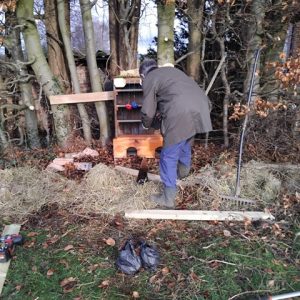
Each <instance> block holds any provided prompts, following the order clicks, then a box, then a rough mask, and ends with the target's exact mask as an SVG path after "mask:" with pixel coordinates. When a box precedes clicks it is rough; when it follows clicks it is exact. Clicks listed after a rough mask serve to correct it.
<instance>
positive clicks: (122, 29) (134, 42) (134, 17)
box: [109, 0, 141, 75]
mask: <svg viewBox="0 0 300 300" xmlns="http://www.w3.org/2000/svg"><path fill="white" fill-rule="evenodd" d="M140 10H141V0H133V1H129V0H125V1H123V0H110V1H109V32H110V49H111V71H112V74H114V75H117V74H119V72H120V70H129V69H135V68H136V67H137V46H138V30H139V18H140Z"/></svg>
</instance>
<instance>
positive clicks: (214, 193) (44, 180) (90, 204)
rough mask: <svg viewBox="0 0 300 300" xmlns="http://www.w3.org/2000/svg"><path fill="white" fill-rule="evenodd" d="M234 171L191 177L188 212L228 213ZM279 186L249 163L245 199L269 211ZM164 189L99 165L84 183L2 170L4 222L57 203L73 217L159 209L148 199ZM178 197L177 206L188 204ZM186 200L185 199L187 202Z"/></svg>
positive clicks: (49, 174) (222, 168) (181, 195)
mask: <svg viewBox="0 0 300 300" xmlns="http://www.w3.org/2000/svg"><path fill="white" fill-rule="evenodd" d="M235 172H236V170H235V168H234V167H232V166H229V165H227V166H226V165H222V166H219V167H215V168H213V167H211V166H209V167H206V168H204V169H202V170H201V172H200V173H199V174H194V175H192V176H190V177H188V180H189V181H193V180H195V181H197V185H195V186H193V187H192V188H191V190H190V194H193V195H192V198H191V199H197V200H198V201H194V200H192V201H191V202H190V203H189V204H188V208H189V209H205V210H208V209H211V210H213V209H227V208H228V207H227V206H226V205H225V204H224V202H222V201H221V199H220V197H219V195H221V194H223V195H228V196H232V195H233V194H234V186H235V178H236V175H235ZM280 188H281V181H280V180H279V179H278V178H277V177H275V176H274V175H273V174H272V173H271V172H270V171H268V170H257V169H256V168H255V167H251V164H248V165H247V167H245V168H243V169H242V174H241V195H240V196H241V197H243V198H248V199H255V200H258V203H259V206H260V207H263V206H266V205H268V204H270V203H272V202H274V201H275V200H276V198H277V197H278V194H279V191H280ZM159 189H160V185H159V184H157V183H153V182H148V183H146V184H144V185H138V184H136V182H135V178H134V177H132V176H130V175H125V174H121V173H119V172H118V171H116V170H114V169H113V168H111V167H108V166H106V165H104V164H98V165H96V166H95V167H94V168H92V169H91V170H90V171H89V172H88V173H87V174H86V176H85V177H84V178H83V180H82V181H81V182H76V181H72V180H68V179H66V178H65V177H63V176H61V175H59V174H55V173H52V172H50V171H46V170H45V171H40V170H38V169H36V168H31V167H23V168H14V169H6V170H2V171H0V217H1V218H2V219H3V220H4V221H10V222H11V221H14V222H16V221H22V220H24V219H26V217H28V215H29V214H31V213H34V212H37V211H39V210H40V208H41V207H42V206H43V205H45V204H51V203H58V204H59V205H60V206H61V207H62V208H67V209H68V211H70V213H74V214H80V215H87V214H89V213H104V214H109V215H113V214H116V213H118V212H123V211H125V210H130V209H146V208H153V207H155V204H154V203H151V201H150V200H149V196H150V194H152V193H155V192H158V190H159ZM186 195H187V194H184V193H179V197H178V201H179V202H180V201H182V200H185V199H186ZM183 198H184V199H183Z"/></svg>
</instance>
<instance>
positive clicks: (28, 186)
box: [0, 167, 74, 218]
mask: <svg viewBox="0 0 300 300" xmlns="http://www.w3.org/2000/svg"><path fill="white" fill-rule="evenodd" d="M73 185H74V183H73V182H71V181H69V180H67V179H66V178H64V177H62V176H60V175H58V174H56V173H53V172H50V171H47V170H44V171H40V170H38V169H37V168H32V167H22V168H12V169H5V170H1V171H0V190H1V197H0V215H1V216H3V217H7V218H8V217H9V216H16V217H17V218H22V217H23V216H25V215H28V214H30V213H32V212H34V211H38V210H39V209H40V208H41V207H42V206H43V205H44V204H46V203H51V202H56V201H57V202H58V201H61V200H62V199H64V197H65V195H64V191H65V190H70V191H71V190H73V189H72V188H71V187H70V186H73Z"/></svg>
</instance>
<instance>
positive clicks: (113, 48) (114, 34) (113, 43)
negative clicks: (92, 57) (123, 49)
mask: <svg viewBox="0 0 300 300" xmlns="http://www.w3.org/2000/svg"><path fill="white" fill-rule="evenodd" d="M116 1H117V0H109V7H108V10H109V43H110V67H109V68H110V76H111V77H115V76H117V75H118V74H119V71H120V68H119V63H118V62H119V59H118V51H117V47H118V46H117V45H118V40H119V27H118V26H117V18H116V15H115V14H116V10H117V4H116Z"/></svg>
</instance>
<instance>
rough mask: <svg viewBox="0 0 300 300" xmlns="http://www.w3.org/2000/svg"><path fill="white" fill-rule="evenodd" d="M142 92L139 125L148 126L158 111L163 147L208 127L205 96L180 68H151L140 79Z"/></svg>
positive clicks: (208, 128)
mask: <svg viewBox="0 0 300 300" xmlns="http://www.w3.org/2000/svg"><path fill="white" fill-rule="evenodd" d="M143 94H144V98H143V106H142V123H143V126H144V127H146V128H149V127H151V124H152V121H153V118H154V116H155V115H156V113H160V114H161V116H162V122H161V128H160V129H161V134H162V136H163V138H164V147H167V146H170V145H174V144H177V143H179V142H181V141H184V140H187V139H188V138H190V137H192V136H194V135H195V134H196V133H202V132H208V131H211V130H212V125H211V120H210V110H209V99H208V97H207V96H206V95H205V93H204V91H203V90H202V89H201V88H200V87H199V86H198V85H197V83H196V82H195V81H194V80H192V79H191V78H190V77H188V76H187V75H186V74H185V73H183V72H182V71H180V70H178V69H176V68H172V67H161V68H158V69H155V70H153V71H151V72H150V73H148V74H147V75H146V78H145V79H144V81H143Z"/></svg>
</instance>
